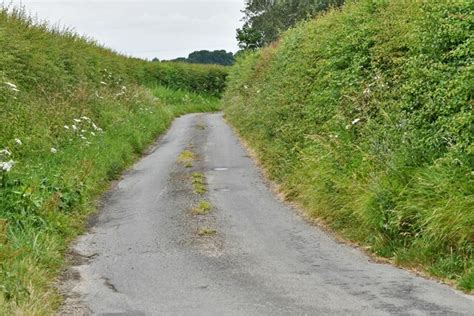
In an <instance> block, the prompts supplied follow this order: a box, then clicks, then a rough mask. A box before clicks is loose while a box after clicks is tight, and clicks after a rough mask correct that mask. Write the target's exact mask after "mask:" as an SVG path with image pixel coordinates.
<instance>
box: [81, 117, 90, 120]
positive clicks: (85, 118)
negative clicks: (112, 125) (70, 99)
mask: <svg viewBox="0 0 474 316" xmlns="http://www.w3.org/2000/svg"><path fill="white" fill-rule="evenodd" d="M81 119H83V120H85V121H90V120H91V119H90V118H88V117H87V116H81Z"/></svg>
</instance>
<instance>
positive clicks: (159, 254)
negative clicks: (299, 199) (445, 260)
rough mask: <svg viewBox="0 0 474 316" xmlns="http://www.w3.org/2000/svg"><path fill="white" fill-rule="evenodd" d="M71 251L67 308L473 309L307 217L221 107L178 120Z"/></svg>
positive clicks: (243, 311)
mask: <svg viewBox="0 0 474 316" xmlns="http://www.w3.org/2000/svg"><path fill="white" fill-rule="evenodd" d="M184 152H185V153H188V154H189V155H188V156H189V157H188V158H189V159H188V160H186V159H182V161H179V159H178V158H179V157H180V156H183V153H184ZM201 174H202V175H201ZM202 176H203V177H202ZM201 180H204V181H201ZM200 182H202V183H200ZM200 184H202V185H204V186H205V190H203V188H201V187H196V186H199V185H200ZM205 201H206V202H208V203H204V206H203V205H202V202H205ZM200 206H202V207H200ZM209 208H210V209H209ZM198 213H199V214H198ZM73 252H74V255H73V259H74V260H73V261H74V266H73V267H71V269H70V271H69V272H68V273H67V278H66V280H65V281H64V284H63V286H62V288H63V290H64V291H65V293H66V294H67V302H66V304H65V306H64V307H63V309H62V311H61V312H60V314H65V315H67V314H71V315H72V314H74V315H81V314H84V315H89V314H92V315H168V314H172V315H427V314H441V315H445V314H447V315H458V314H459V315H473V314H474V299H473V298H472V297H470V296H467V295H464V294H462V293H460V292H457V291H455V290H453V289H451V288H449V287H448V286H444V285H441V284H438V283H436V282H434V281H429V280H426V279H423V278H421V277H417V276H415V275H413V274H411V273H409V272H407V271H404V270H401V269H398V268H395V267H393V266H390V265H386V264H378V263H374V262H372V261H370V260H369V258H368V257H367V256H365V255H364V254H362V253H361V252H360V251H359V250H357V249H354V248H351V247H349V246H346V245H343V244H340V243H338V242H336V241H335V240H333V239H332V238H331V237H329V236H328V235H327V234H325V233H324V232H323V231H321V230H319V229H318V228H316V227H314V226H311V225H310V224H308V223H307V222H305V220H304V219H302V218H301V217H300V216H298V215H297V213H296V212H295V210H292V209H291V208H289V207H288V206H287V205H285V204H284V203H281V202H280V201H279V200H278V199H277V198H276V197H275V196H274V194H273V193H272V192H271V191H270V189H269V188H268V187H267V186H266V184H265V181H264V180H263V179H262V177H261V175H260V173H259V171H258V169H257V168H256V166H255V165H254V164H253V162H252V160H251V159H250V158H249V157H248V156H247V154H246V151H245V150H244V149H243V148H242V147H241V146H240V143H239V141H238V139H237V138H236V136H235V135H234V133H233V132H232V130H231V128H230V127H229V126H228V125H227V124H226V123H225V121H224V120H223V118H222V115H221V114H194V115H187V116H183V117H181V118H179V119H177V120H176V121H175V122H174V124H173V126H172V128H171V129H170V131H169V132H168V133H167V134H166V135H165V136H164V137H163V138H162V139H161V140H160V141H158V143H157V144H156V147H155V148H154V150H153V151H152V152H151V153H150V154H148V155H147V156H145V157H144V158H143V159H142V160H141V161H140V162H138V163H137V164H136V165H135V166H134V167H133V168H132V169H131V170H130V171H129V172H127V173H126V174H125V175H124V177H123V179H122V180H121V181H120V182H119V183H118V184H117V185H116V187H115V188H114V189H112V190H111V191H110V192H109V193H108V194H107V196H106V197H105V198H104V201H103V207H102V209H101V211H100V212H99V215H98V216H97V218H96V219H95V220H94V223H93V224H92V227H91V229H90V231H89V233H87V234H86V235H84V236H82V237H81V238H79V240H78V241H77V242H76V243H75V245H74V251H73Z"/></svg>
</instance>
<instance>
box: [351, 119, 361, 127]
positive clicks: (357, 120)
mask: <svg viewBox="0 0 474 316" xmlns="http://www.w3.org/2000/svg"><path fill="white" fill-rule="evenodd" d="M359 122H360V118H356V119H355V120H353V121H352V123H351V124H352V125H356V124H357V123H359Z"/></svg>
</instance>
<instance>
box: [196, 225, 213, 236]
mask: <svg viewBox="0 0 474 316" xmlns="http://www.w3.org/2000/svg"><path fill="white" fill-rule="evenodd" d="M197 234H198V235H199V236H201V237H203V236H214V235H215V234H217V230H215V229H213V228H208V227H204V228H200V229H199V230H198V233H197Z"/></svg>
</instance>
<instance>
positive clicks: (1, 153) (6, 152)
mask: <svg viewBox="0 0 474 316" xmlns="http://www.w3.org/2000/svg"><path fill="white" fill-rule="evenodd" d="M0 155H2V156H11V155H12V153H11V152H9V151H8V150H7V149H2V150H0Z"/></svg>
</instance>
